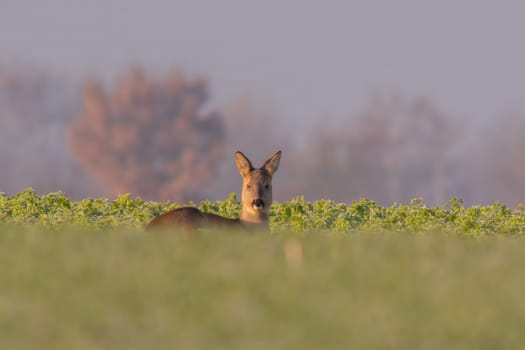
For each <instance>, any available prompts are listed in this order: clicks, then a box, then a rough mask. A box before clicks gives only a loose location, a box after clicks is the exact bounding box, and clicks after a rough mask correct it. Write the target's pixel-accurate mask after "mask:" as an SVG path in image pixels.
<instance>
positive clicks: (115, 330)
mask: <svg viewBox="0 0 525 350" xmlns="http://www.w3.org/2000/svg"><path fill="white" fill-rule="evenodd" d="M172 206H173V205H171V204H168V203H164V204H158V203H152V202H143V201H141V200H139V199H131V198H130V197H129V196H121V197H119V198H118V199H116V200H115V201H108V200H105V199H86V200H83V201H78V202H74V201H70V200H69V199H67V198H65V197H64V196H63V195H61V194H57V193H54V194H49V195H46V196H41V197H39V196H37V195H35V193H34V192H32V191H31V190H27V191H24V192H21V193H19V194H17V195H15V196H11V197H8V196H0V222H2V223H3V224H2V225H0V348H1V349H34V348H38V349H44V350H45V349H53V350H55V349H57V350H61V349H126V350H128V349H214V350H215V349H351V348H353V349H512V348H521V347H522V344H523V343H524V342H525V333H523V329H525V298H524V297H523V296H524V295H525V279H523V272H524V271H523V266H525V240H523V239H517V238H519V237H520V236H521V235H522V232H523V230H524V229H523V226H525V225H524V213H523V210H522V209H521V208H518V209H515V210H512V209H509V208H507V207H505V206H503V205H500V204H494V205H491V206H485V207H474V208H465V207H464V206H463V205H462V204H461V202H460V201H458V200H452V201H450V202H449V203H448V204H447V206H446V207H437V208H427V207H425V206H424V205H423V204H422V203H421V202H418V201H415V202H413V203H412V204H411V205H406V206H404V205H403V206H392V207H388V208H385V207H381V206H378V205H375V204H374V203H373V202H370V201H365V200H363V201H360V202H357V203H352V204H350V205H348V206H346V205H342V204H335V203H333V202H331V201H319V202H315V203H309V202H305V201H304V200H302V199H296V200H294V201H291V202H288V203H280V204H277V205H275V207H274V210H273V212H272V234H258V235H247V234H241V233H239V232H212V231H205V232H202V233H201V234H200V235H198V236H191V237H188V236H184V235H179V234H176V233H169V232H165V233H145V232H144V231H143V230H142V226H143V225H144V224H145V223H146V222H148V221H149V220H150V219H151V218H152V217H154V216H155V215H158V214H159V213H160V212H163V211H165V210H167V209H169V208H171V207H172ZM200 206H201V208H202V209H203V210H207V211H212V212H217V213H220V214H223V215H227V216H235V214H236V213H237V211H238V209H239V208H238V207H239V203H238V202H237V201H236V200H235V197H234V196H232V197H230V198H229V199H228V200H226V201H224V202H216V203H209V202H204V203H201V204H200Z"/></svg>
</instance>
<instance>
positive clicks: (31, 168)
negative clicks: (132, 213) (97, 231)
mask: <svg viewBox="0 0 525 350" xmlns="http://www.w3.org/2000/svg"><path fill="white" fill-rule="evenodd" d="M71 90H72V89H70V86H69V85H68V84H67V82H66V80H65V79H63V78H61V77H59V76H56V75H53V74H50V73H48V72H46V71H44V70H42V69H39V68H36V67H34V66H28V65H19V64H15V65H9V66H0V192H5V193H15V192H18V191H20V190H22V189H23V188H26V187H30V186H32V187H34V188H35V189H36V190H37V191H38V192H41V193H46V192H52V191H59V190H61V191H64V192H66V193H67V194H68V195H69V196H71V197H73V198H80V197H82V196H83V195H86V193H88V192H90V191H91V192H93V191H94V187H93V183H92V182H91V181H89V179H88V178H87V177H86V176H84V174H83V173H82V172H81V171H80V169H78V168H77V167H76V166H75V165H74V163H73V162H72V159H71V157H70V154H69V149H68V147H67V142H66V137H65V129H66V126H67V123H68V122H69V121H70V120H71V118H72V111H73V110H74V106H75V103H76V96H75V94H74V93H71Z"/></svg>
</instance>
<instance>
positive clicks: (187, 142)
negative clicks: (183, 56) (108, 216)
mask: <svg viewBox="0 0 525 350" xmlns="http://www.w3.org/2000/svg"><path fill="white" fill-rule="evenodd" d="M207 99H208V91H207V83H206V81H205V80H203V79H201V78H188V77H186V76H184V75H183V74H181V73H179V72H172V73H170V74H168V75H167V76H166V77H164V78H162V79H154V78H152V77H150V76H148V75H147V74H146V73H145V72H144V71H143V70H141V69H139V68H136V67H135V68H132V69H130V70H129V71H128V72H127V73H125V74H124V75H123V76H122V77H121V78H120V79H119V80H118V81H117V83H116V86H115V87H114V88H113V89H111V90H110V91H107V90H106V89H104V88H103V87H102V86H101V84H100V83H97V82H95V81H89V82H87V83H86V84H85V85H84V89H83V101H84V106H83V110H82V113H81V115H80V117H79V118H78V119H76V120H75V121H74V122H73V124H72V125H71V127H70V130H69V142H70V145H71V149H72V153H73V155H74V156H75V158H76V159H77V160H78V162H79V164H80V165H81V166H82V167H83V168H84V169H85V170H86V171H87V172H88V173H90V174H92V175H93V176H94V177H95V178H96V179H97V180H98V181H99V182H100V183H101V184H103V185H104V186H105V188H106V191H107V192H108V194H110V195H116V194H119V193H126V192H130V193H132V194H133V195H139V196H141V197H143V198H146V199H155V200H168V199H169V200H177V201H182V202H185V201H188V200H193V201H198V200H201V199H203V198H204V191H203V186H204V185H206V184H207V183H209V182H210V181H211V180H212V179H213V177H214V175H215V173H216V168H217V164H218V162H219V161H220V160H221V156H222V154H223V149H224V142H225V131H224V125H223V121H222V118H221V116H220V115H219V114H218V113H216V112H205V111H204V110H203V107H204V105H205V103H206V101H207Z"/></svg>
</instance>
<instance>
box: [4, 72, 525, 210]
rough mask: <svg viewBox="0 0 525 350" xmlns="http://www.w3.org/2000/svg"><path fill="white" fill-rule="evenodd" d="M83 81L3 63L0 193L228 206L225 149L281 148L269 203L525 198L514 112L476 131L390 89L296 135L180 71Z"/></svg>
mask: <svg viewBox="0 0 525 350" xmlns="http://www.w3.org/2000/svg"><path fill="white" fill-rule="evenodd" d="M80 85H81V86H77V85H76V84H73V83H71V82H69V81H68V79H67V78H64V77H61V76H58V75H53V74H52V73H50V72H48V71H46V70H43V69H37V68H34V67H27V66H23V67H3V66H0V192H4V193H7V194H13V193H16V192H18V191H20V190H22V189H23V188H26V187H29V186H31V187H33V188H35V189H36V190H37V191H38V192H40V193H47V192H51V191H58V190H60V191H63V192H65V193H66V194H68V195H69V196H71V197H73V198H77V199H78V198H84V197H88V196H109V197H114V196H116V195H117V194H120V193H131V194H132V195H133V196H140V197H141V198H143V199H147V200H161V201H165V200H171V201H177V202H187V201H194V202H198V201H200V200H203V199H205V198H211V199H224V198H226V196H227V195H228V194H229V193H230V192H234V191H236V192H238V191H239V186H240V178H239V176H238V174H237V173H236V170H235V167H234V164H233V153H234V152H235V150H237V149H241V150H243V151H244V152H246V153H247V154H248V155H250V156H252V157H253V158H255V159H257V156H263V155H265V154H267V153H271V152H273V151H275V150H276V149H278V148H280V149H283V161H282V167H281V170H280V174H279V177H278V178H276V180H275V188H274V192H275V195H276V199H277V200H288V199H290V198H292V197H294V196H298V195H303V196H304V197H305V198H306V199H309V200H313V199H321V198H325V199H333V200H335V201H338V202H350V201H354V200H358V199H359V198H368V199H372V200H375V201H377V202H379V203H381V204H386V205H388V204H390V203H392V202H402V203H407V202H408V201H410V200H411V199H412V198H416V197H422V198H423V199H424V200H425V202H426V203H428V204H443V203H444V202H445V201H446V200H447V199H449V198H451V197H452V196H457V197H461V198H463V199H464V200H465V202H466V203H469V204H482V203H488V202H493V201H500V202H503V203H506V204H509V205H516V204H517V203H520V202H525V201H524V200H523V198H525V178H524V176H523V175H522V174H523V173H524V170H525V169H524V166H523V165H522V163H523V162H522V161H521V159H520V158H521V157H520V155H521V151H522V150H523V149H525V141H523V140H524V137H523V134H524V133H525V124H524V123H525V121H523V120H524V118H523V115H522V113H520V112H519V111H518V112H513V113H509V115H506V116H500V117H499V118H497V119H495V120H494V121H493V122H492V123H489V124H487V125H481V126H480V124H479V123H476V122H475V120H474V118H472V119H469V118H461V117H459V116H453V115H449V114H448V113H446V112H445V111H443V110H442V109H441V108H439V107H438V106H437V105H436V103H435V102H434V101H433V100H432V99H431V98H428V97H413V98H406V97H403V96H401V95H399V94H396V93H391V94H380V95H376V96H373V97H371V98H370V100H369V101H368V104H367V106H366V107H365V108H364V109H363V110H362V111H361V112H360V113H357V114H352V115H348V117H347V118H344V119H339V120H329V121H327V120H323V121H322V122H319V123H318V124H314V125H312V126H310V127H296V126H295V125H298V126H300V125H303V123H301V121H293V122H292V123H291V122H290V121H288V120H287V119H286V118H285V117H283V116H282V115H280V114H279V112H278V111H277V110H276V109H275V108H272V107H271V106H270V105H269V104H265V103H260V102H257V101H256V100H253V99H250V98H239V99H237V100H234V101H230V102H229V103H228V104H226V105H225V106H222V107H215V108H213V106H210V105H209V97H210V91H209V82H208V81H207V80H206V79H204V78H202V77H198V76H189V75H187V74H184V73H183V72H181V71H172V72H167V73H165V74H162V75H155V74H152V73H149V72H148V71H147V70H145V69H142V68H140V67H130V68H129V69H127V70H125V71H124V72H123V73H122V74H121V75H120V77H119V78H118V79H116V81H114V82H112V83H111V84H104V83H102V82H101V81H99V80H96V79H89V80H86V81H84V82H83V83H82V84H80Z"/></svg>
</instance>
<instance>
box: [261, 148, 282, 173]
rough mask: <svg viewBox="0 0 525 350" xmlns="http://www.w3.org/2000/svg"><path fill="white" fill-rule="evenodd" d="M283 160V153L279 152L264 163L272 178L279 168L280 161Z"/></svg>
mask: <svg viewBox="0 0 525 350" xmlns="http://www.w3.org/2000/svg"><path fill="white" fill-rule="evenodd" d="M280 160H281V151H277V152H275V153H274V154H272V156H271V157H270V158H268V160H266V162H264V165H263V169H265V170H266V171H267V172H268V174H270V176H272V175H273V174H274V173H275V172H276V171H277V168H279V161H280Z"/></svg>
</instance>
